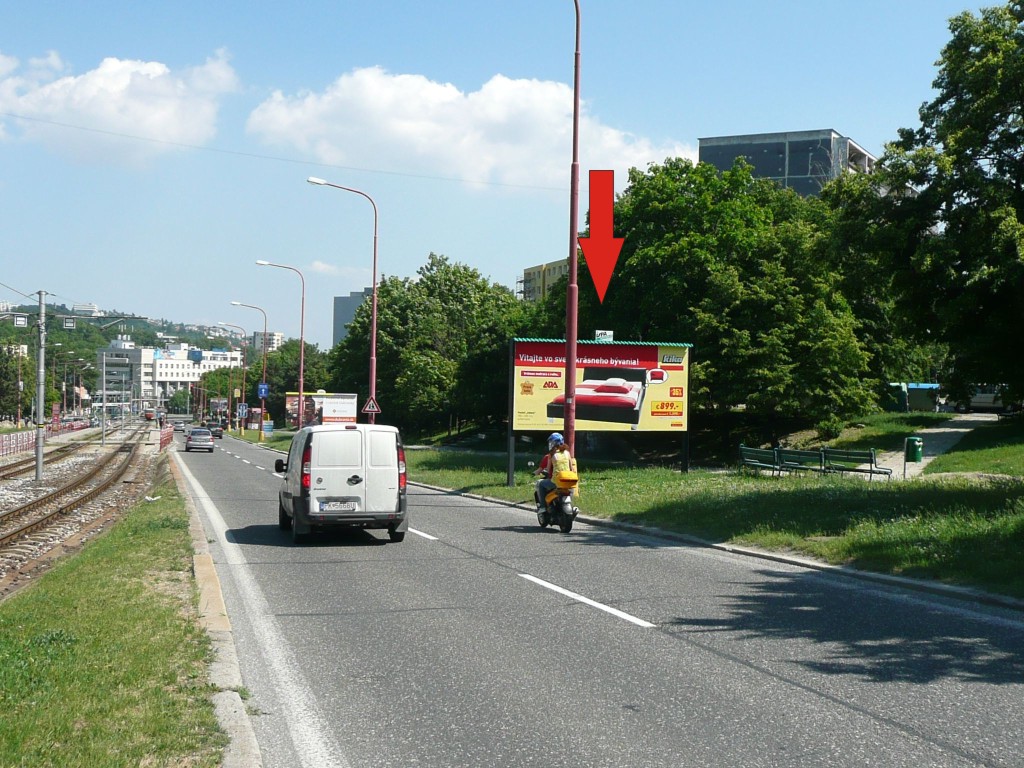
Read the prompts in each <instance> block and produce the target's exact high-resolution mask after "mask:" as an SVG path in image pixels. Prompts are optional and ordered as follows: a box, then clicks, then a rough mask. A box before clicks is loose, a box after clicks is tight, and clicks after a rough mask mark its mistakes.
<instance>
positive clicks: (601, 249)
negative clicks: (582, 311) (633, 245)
mask: <svg viewBox="0 0 1024 768" xmlns="http://www.w3.org/2000/svg"><path fill="white" fill-rule="evenodd" d="M614 202H615V171H591V172H590V237H581V238H579V243H580V248H582V249H583V258H585V259H586V260H587V269H589V270H590V276H591V277H592V278H593V279H594V287H595V288H596V289H597V299H598V301H600V302H601V303H602V304H603V303H604V294H605V292H606V291H607V290H608V283H609V282H610V281H611V279H612V272H614V271H615V263H616V262H617V261H618V260H619V251H621V250H622V241H623V238H621V237H613V236H612V233H613V224H614V219H615V214H614V211H613V204H614Z"/></svg>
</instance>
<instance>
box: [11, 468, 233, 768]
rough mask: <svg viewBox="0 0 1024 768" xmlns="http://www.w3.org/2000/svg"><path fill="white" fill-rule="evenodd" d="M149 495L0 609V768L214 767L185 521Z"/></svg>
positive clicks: (216, 744)
mask: <svg viewBox="0 0 1024 768" xmlns="http://www.w3.org/2000/svg"><path fill="white" fill-rule="evenodd" d="M152 495H153V496H159V497H160V498H159V500H157V501H155V502H152V503H142V504H140V505H139V506H137V507H136V508H134V509H133V510H131V511H130V512H129V513H128V514H127V515H126V517H125V518H124V519H123V520H121V521H120V522H119V523H118V524H117V525H116V526H114V527H113V528H112V529H111V530H110V531H109V532H108V533H107V534H106V535H104V536H102V537H100V538H99V539H97V540H95V541H93V542H92V543H90V544H89V545H88V546H87V547H86V548H85V549H84V550H83V551H82V553H81V554H80V555H78V556H77V557H74V558H71V559H68V560H65V561H63V562H62V563H60V564H59V565H58V566H57V567H56V568H54V569H53V570H52V571H50V572H48V573H46V574H45V575H44V576H42V577H41V578H40V579H39V582H38V583H36V584H35V585H34V586H32V587H30V588H28V589H26V590H23V591H22V592H20V593H18V594H16V595H14V596H13V597H11V598H9V599H8V600H6V601H5V602H4V603H2V604H0V711H2V712H3V715H2V717H0V765H9V766H19V768H30V767H33V766H55V765H60V766H63V767H64V768H78V767H79V766H80V767H81V768H100V767H103V768H105V767H106V766H111V767H114V766H147V767H156V766H184V765H188V766H195V767H197V768H202V767H204V766H211V767H212V766H217V765H219V763H220V758H221V752H222V749H223V747H224V745H225V744H226V737H225V736H224V735H223V734H222V733H221V731H220V729H219V726H218V724H217V721H216V717H215V715H214V710H213V705H212V703H211V701H210V695H211V694H212V693H213V690H212V688H211V687H210V685H209V684H208V682H207V679H206V675H207V664H208V662H209V660H210V655H211V648H210V643H209V639H208V638H207V636H206V634H205V633H204V632H203V631H202V629H201V628H200V627H199V626H198V624H197V622H196V621H195V604H196V601H195V594H194V587H193V581H192V573H191V559H192V545H191V540H190V538H189V532H188V517H187V514H186V512H185V505H184V503H183V500H182V498H181V496H180V494H179V493H178V491H177V489H176V487H175V486H174V483H173V482H172V481H170V480H169V479H168V478H162V479H161V482H160V484H159V485H158V486H157V487H156V488H155V489H154V490H153V491H152Z"/></svg>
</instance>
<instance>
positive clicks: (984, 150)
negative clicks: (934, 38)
mask: <svg viewBox="0 0 1024 768" xmlns="http://www.w3.org/2000/svg"><path fill="white" fill-rule="evenodd" d="M950 31H951V33H952V38H951V40H950V41H949V43H947V44H946V46H945V47H944V48H943V49H942V53H941V56H940V59H939V62H938V66H939V74H938V76H937V78H936V80H935V82H934V86H935V88H936V90H937V91H938V95H937V96H936V98H935V99H934V100H933V101H931V102H930V103H927V104H925V105H924V106H922V107H921V109H920V111H919V116H920V120H921V125H920V126H919V127H918V128H916V129H913V130H911V129H902V130H901V131H900V132H899V139H898V140H897V141H895V142H893V143H892V144H890V145H889V146H888V147H887V148H886V152H885V154H884V156H883V157H882V159H881V161H880V162H879V164H878V166H877V171H876V174H875V178H874V179H873V184H874V190H873V191H874V196H873V200H872V199H871V198H869V202H871V203H872V205H871V206H870V207H866V209H865V211H864V216H863V218H864V220H866V221H868V222H870V223H871V225H872V227H874V229H875V231H874V234H875V240H874V242H873V243H872V246H873V247H874V248H876V249H877V250H878V252H880V253H882V254H885V255H886V258H887V267H888V270H889V271H890V272H891V273H892V275H893V289H894V291H895V295H896V298H897V303H896V308H897V310H898V311H899V312H900V313H901V315H902V318H903V321H904V324H903V327H904V328H905V330H906V332H907V333H912V334H914V335H915V337H916V338H917V339H919V340H936V339H937V340H939V341H941V342H942V343H945V344H946V345H948V348H949V355H950V370H949V381H950V383H951V384H952V385H953V387H954V389H960V390H961V391H963V390H964V389H966V385H967V384H968V383H971V382H975V383H981V382H987V383H1003V384H1007V385H1009V386H1010V387H1011V396H1014V397H1016V398H1020V397H1021V395H1022V394H1024V359H1022V358H1021V356H1020V355H1016V354H1008V353H1007V347H1006V338H1007V334H1011V338H1012V334H1013V333H1015V332H1016V330H1017V329H1018V328H1019V327H1020V325H1021V321H1022V320H1024V290H1022V287H1024V258H1022V254H1024V163H1022V162H1021V156H1022V155H1021V148H1022V146H1024V118H1022V115H1021V104H1022V102H1024V95H1022V86H1021V84H1022V83H1024V4H1022V3H1021V2H1020V0H1011V1H1010V2H1007V3H1006V4H1005V5H1002V6H998V7H992V8H986V9H984V10H983V11H982V12H981V14H980V15H978V16H976V15H974V14H972V13H970V12H964V13H961V14H960V15H958V16H956V17H954V18H953V19H952V20H951V22H950Z"/></svg>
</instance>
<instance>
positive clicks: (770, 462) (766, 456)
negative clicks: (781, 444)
mask: <svg viewBox="0 0 1024 768" xmlns="http://www.w3.org/2000/svg"><path fill="white" fill-rule="evenodd" d="M744 469H753V470H754V471H755V472H760V471H761V470H762V469H766V470H768V471H769V472H771V473H772V474H773V475H775V474H778V473H779V471H780V469H779V457H778V454H777V453H776V451H775V449H774V448H751V447H750V446H747V445H742V444H741V445H740V471H742V470H744Z"/></svg>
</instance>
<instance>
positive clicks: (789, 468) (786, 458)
mask: <svg viewBox="0 0 1024 768" xmlns="http://www.w3.org/2000/svg"><path fill="white" fill-rule="evenodd" d="M776 452H777V453H778V456H779V469H780V470H782V471H783V472H802V471H803V472H824V471H825V460H824V456H823V455H822V452H821V451H801V450H798V449H796V448H778V449H776Z"/></svg>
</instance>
